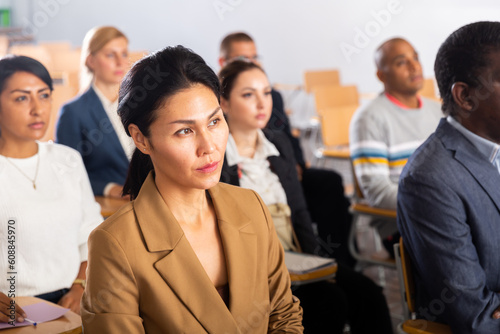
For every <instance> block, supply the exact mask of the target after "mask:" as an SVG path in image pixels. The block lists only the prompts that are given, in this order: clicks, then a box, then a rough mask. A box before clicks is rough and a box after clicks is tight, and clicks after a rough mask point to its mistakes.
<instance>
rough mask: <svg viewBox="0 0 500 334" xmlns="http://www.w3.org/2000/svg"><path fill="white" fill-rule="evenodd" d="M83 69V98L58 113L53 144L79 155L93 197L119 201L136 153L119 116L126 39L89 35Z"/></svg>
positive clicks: (108, 30) (107, 30)
mask: <svg viewBox="0 0 500 334" xmlns="http://www.w3.org/2000/svg"><path fill="white" fill-rule="evenodd" d="M81 67H82V69H81V71H80V75H81V83H80V91H81V92H84V93H83V94H82V95H80V96H79V97H78V98H76V99H75V100H73V101H71V102H69V103H68V104H66V105H64V106H63V107H62V109H61V113H60V114H61V116H60V118H59V122H58V125H57V142H59V143H61V144H64V145H67V146H70V147H72V148H74V149H76V150H77V151H79V152H80V154H81V155H82V158H83V162H84V163H85V168H86V169H87V173H88V175H89V178H90V183H91V185H92V190H93V191H94V194H95V195H96V196H103V195H104V196H109V197H115V198H120V197H122V188H123V183H124V182H125V178H126V176H127V170H128V165H129V160H130V157H131V155H132V152H133V148H134V145H133V142H132V140H131V139H130V137H128V136H127V134H126V133H125V131H124V129H123V126H122V125H121V122H120V118H119V117H118V114H117V109H118V90H119V85H120V82H121V80H122V79H123V77H124V75H125V73H126V71H127V70H128V40H127V38H126V37H125V35H124V34H123V33H122V32H121V31H119V30H118V29H116V28H114V27H97V28H94V29H92V30H90V31H89V32H88V33H87V35H86V36H85V39H84V41H83V46H82V65H81ZM153 74H155V73H154V72H153ZM154 82H155V81H154V79H152V82H151V84H154ZM148 83H149V82H148Z"/></svg>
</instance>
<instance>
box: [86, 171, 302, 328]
mask: <svg viewBox="0 0 500 334" xmlns="http://www.w3.org/2000/svg"><path fill="white" fill-rule="evenodd" d="M208 194H209V195H210V198H211V199H212V203H213V206H214V210H215V214H216V217H217V224H218V227H219V231H220V235H221V240H222V244H223V246H224V255H225V258H226V264H227V272H228V283H229V295H230V297H229V307H227V306H226V304H225V303H224V301H223V300H222V298H221V297H220V295H219V294H218V293H217V290H216V289H215V287H214V285H213V283H212V281H211V280H210V278H209V277H208V276H207V274H206V272H205V270H204V269H203V267H202V266H201V264H200V261H199V260H198V257H197V256H196V254H195V253H194V251H193V249H192V248H191V245H190V244H189V241H188V239H187V238H186V237H185V235H184V232H183V230H182V228H181V226H180V225H179V223H178V222H177V220H176V219H175V217H174V216H173V214H172V212H171V211H170V209H169V208H168V206H167V205H165V202H164V201H163V198H162V197H161V194H160V193H159V192H158V189H157V188H156V184H155V182H154V178H153V176H152V174H150V175H149V176H148V178H147V179H146V181H145V182H144V184H143V185H142V188H141V191H140V193H139V195H138V196H137V199H136V200H135V201H133V202H130V203H129V204H127V205H125V206H123V207H122V208H121V209H120V210H119V211H118V212H117V213H115V214H114V215H113V216H111V217H110V218H108V219H107V220H106V221H105V222H104V223H102V224H101V225H100V226H99V227H97V228H96V229H95V230H94V231H93V232H92V234H91V235H90V237H89V260H88V268H87V287H86V288H85V293H84V295H83V297H82V311H81V314H82V322H83V328H84V331H85V333H86V334H92V333H98V334H101V333H134V334H136V333H148V334H155V333H158V334H160V333H161V334H163V333H190V334H197V333H213V334H221V333H234V334H237V333H239V334H243V333H248V334H250V333H285V332H286V333H302V331H303V328H302V309H301V307H300V306H299V301H298V299H297V298H295V297H293V296H292V292H291V289H290V276H289V274H288V270H287V269H286V266H285V259H284V252H283V248H282V247H281V245H280V242H279V240H278V237H277V236H276V232H275V231H274V224H273V222H272V218H271V216H270V215H269V212H268V210H267V208H266V206H265V205H264V204H263V203H262V200H261V199H260V197H259V196H258V195H257V194H256V193H255V192H253V191H250V190H248V189H241V188H237V187H233V186H230V185H227V184H223V183H221V184H218V185H216V186H214V187H213V188H211V189H209V190H208Z"/></svg>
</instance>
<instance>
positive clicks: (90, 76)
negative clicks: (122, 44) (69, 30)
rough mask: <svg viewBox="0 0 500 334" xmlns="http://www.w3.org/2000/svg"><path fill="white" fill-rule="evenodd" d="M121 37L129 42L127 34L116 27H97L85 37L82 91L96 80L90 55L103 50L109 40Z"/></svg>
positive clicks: (82, 58)
mask: <svg viewBox="0 0 500 334" xmlns="http://www.w3.org/2000/svg"><path fill="white" fill-rule="evenodd" d="M120 37H123V38H125V39H126V40H127V42H128V39H127V36H125V34H123V33H122V32H121V31H120V30H118V29H116V28H115V27H109V26H104V27H95V28H92V29H90V30H89V31H88V32H87V34H86V35H85V38H84V39H83V43H82V56H81V59H80V93H82V92H84V91H86V90H87V89H88V88H89V87H90V84H91V83H92V80H94V73H93V72H92V70H91V69H90V68H89V67H88V66H87V59H88V57H89V56H90V55H91V54H95V53H96V52H98V51H99V50H101V49H102V48H103V47H104V46H105V45H106V44H107V43H108V42H109V41H111V40H113V39H115V38H120Z"/></svg>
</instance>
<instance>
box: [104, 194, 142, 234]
mask: <svg viewBox="0 0 500 334" xmlns="http://www.w3.org/2000/svg"><path fill="white" fill-rule="evenodd" d="M137 228H138V226H137V222H136V219H135V213H134V202H133V201H131V202H127V204H125V205H123V206H122V207H121V208H120V209H118V211H116V212H115V213H114V214H113V215H112V216H111V217H108V218H107V219H106V220H105V221H104V222H102V223H101V224H100V225H99V226H98V227H97V228H96V229H95V230H102V231H106V232H108V233H109V234H112V235H113V236H115V238H117V239H123V240H125V239H127V238H130V236H131V235H133V234H131V231H132V230H133V229H137Z"/></svg>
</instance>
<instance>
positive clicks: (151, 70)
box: [118, 45, 220, 199]
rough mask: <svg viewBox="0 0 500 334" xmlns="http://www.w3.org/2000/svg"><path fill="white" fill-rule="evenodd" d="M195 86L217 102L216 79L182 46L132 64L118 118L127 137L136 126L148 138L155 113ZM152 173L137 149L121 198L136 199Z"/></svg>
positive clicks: (211, 71)
mask: <svg viewBox="0 0 500 334" xmlns="http://www.w3.org/2000/svg"><path fill="white" fill-rule="evenodd" d="M195 84H202V85H204V86H206V87H207V88H209V89H210V90H211V91H212V92H213V93H214V95H215V96H216V97H217V100H220V84H219V80H218V78H217V75H216V74H215V73H214V71H213V70H212V69H211V68H210V66H208V65H207V63H206V62H205V61H204V60H203V58H201V57H200V56H199V55H197V54H196V53H194V52H193V51H191V50H190V49H187V48H185V47H183V46H181V45H179V46H175V47H166V48H164V49H163V50H160V51H157V52H154V53H151V54H150V55H148V56H147V57H145V58H142V59H141V60H140V61H138V62H137V63H135V64H134V66H133V67H132V69H131V70H130V71H129V72H128V73H127V75H126V76H125V78H124V79H123V81H122V83H121V86H120V94H119V104H118V114H119V115H120V118H121V121H122V124H123V127H124V128H125V131H126V132H127V134H128V135H129V136H130V133H129V131H128V126H129V125H130V124H135V125H137V127H138V128H139V130H141V132H142V134H143V135H144V136H146V137H148V136H149V135H150V131H149V130H150V126H151V124H152V123H153V122H154V121H155V119H156V116H157V115H156V110H158V109H159V108H161V107H162V105H163V104H164V103H165V101H166V100H167V99H168V98H169V97H171V96H173V95H175V94H176V93H178V92H180V91H181V90H184V89H187V88H190V87H192V86H193V85H195ZM151 170H153V163H152V161H151V158H150V156H149V155H146V154H143V153H142V152H140V151H139V150H138V149H137V148H136V149H135V151H134V154H133V155H132V159H131V161H130V166H129V170H128V175H127V179H126V181H125V184H124V186H123V194H129V195H130V197H131V198H132V199H134V198H136V197H137V195H138V194H139V191H140V189H141V186H142V184H143V183H144V181H145V179H146V177H147V175H148V174H149V172H150V171H151Z"/></svg>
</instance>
